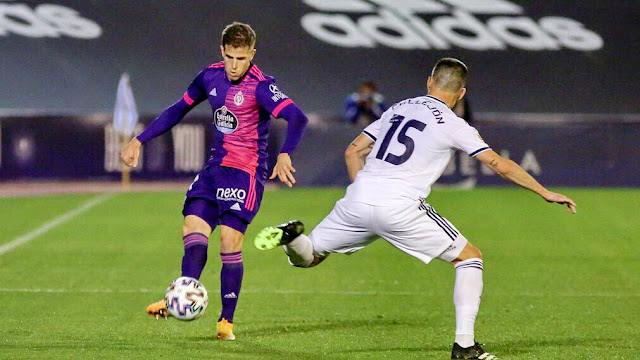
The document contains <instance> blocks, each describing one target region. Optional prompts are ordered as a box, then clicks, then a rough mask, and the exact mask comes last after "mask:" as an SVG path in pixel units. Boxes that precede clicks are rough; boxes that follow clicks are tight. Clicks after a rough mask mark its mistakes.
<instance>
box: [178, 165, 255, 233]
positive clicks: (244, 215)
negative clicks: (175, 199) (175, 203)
mask: <svg viewBox="0 0 640 360" xmlns="http://www.w3.org/2000/svg"><path fill="white" fill-rule="evenodd" d="M263 192H264V186H263V185H262V184H261V183H260V182H259V181H258V180H256V178H255V177H254V176H251V175H250V174H249V173H247V172H244V171H242V170H238V169H234V168H230V167H222V166H207V167H205V168H204V169H203V170H202V171H201V172H200V173H199V174H198V175H197V176H196V178H195V179H194V180H193V183H192V184H191V186H190V187H189V190H188V191H187V197H186V199H185V201H184V207H183V209H182V215H184V216H187V215H195V216H197V217H199V218H201V219H203V220H204V221H206V222H207V223H208V224H209V226H211V229H215V227H216V226H217V225H225V226H229V227H230V228H233V229H235V230H238V231H240V232H241V233H243V234H244V232H245V231H246V230H247V226H248V225H249V223H251V220H253V218H254V217H255V216H256V214H257V213H258V209H259V208H260V201H261V200H262V194H263Z"/></svg>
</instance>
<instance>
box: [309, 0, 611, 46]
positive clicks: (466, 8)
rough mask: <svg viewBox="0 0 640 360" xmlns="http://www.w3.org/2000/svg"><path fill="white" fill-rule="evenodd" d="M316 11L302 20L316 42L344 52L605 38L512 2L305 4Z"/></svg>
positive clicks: (335, 0) (338, 0) (331, 0)
mask: <svg viewBox="0 0 640 360" xmlns="http://www.w3.org/2000/svg"><path fill="white" fill-rule="evenodd" d="M304 3H305V4H307V5H308V6H310V7H312V8H314V9H315V10H317V11H316V12H312V13H309V14H306V15H304V16H303V17H302V18H301V19H300V23H301V25H302V27H303V28H304V29H305V30H306V31H307V32H308V33H309V34H311V35H312V36H314V37H315V38H316V39H318V40H320V41H323V42H325V43H328V44H331V45H335V46H340V47H363V48H371V49H373V48H375V47H377V46H379V45H382V46H387V47H391V48H394V49H401V50H423V49H434V50H448V49H451V48H455V47H458V48H463V49H469V50H475V51H492V50H504V49H507V48H509V47H511V48H516V49H521V50H528V51H543V50H556V51H557V50H561V49H563V48H567V49H571V50H578V51H594V50H599V49H601V48H602V47H603V46H604V41H603V40H602V37H601V36H600V35H599V34H597V33H596V32H594V31H592V30H589V29H588V28H586V27H585V25H583V24H582V23H580V22H578V21H576V20H574V19H570V18H566V17H561V16H557V15H556V14H548V16H543V17H541V18H539V19H534V18H532V17H529V16H527V15H526V13H525V9H524V8H523V7H522V6H520V5H517V4H515V3H513V2H511V1H507V0H420V1H417V0H368V1H365V0H350V1H344V0H304Z"/></svg>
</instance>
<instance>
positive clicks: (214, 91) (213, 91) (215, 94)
mask: <svg viewBox="0 0 640 360" xmlns="http://www.w3.org/2000/svg"><path fill="white" fill-rule="evenodd" d="M209 95H211V96H218V91H217V90H216V88H213V90H211V92H210V93H209Z"/></svg>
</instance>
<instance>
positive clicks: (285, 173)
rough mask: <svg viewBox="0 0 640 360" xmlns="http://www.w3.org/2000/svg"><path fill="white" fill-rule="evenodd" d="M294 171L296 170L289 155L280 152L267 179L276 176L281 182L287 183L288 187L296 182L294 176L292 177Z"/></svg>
mask: <svg viewBox="0 0 640 360" xmlns="http://www.w3.org/2000/svg"><path fill="white" fill-rule="evenodd" d="M294 172H296V169H295V168H294V167H293V165H291V157H290V156H289V154H287V153H280V155H278V161H277V162H276V166H274V167H273V173H272V174H271V176H270V177H269V180H273V179H275V178H276V176H277V177H278V179H280V181H281V182H283V183H285V184H287V186H288V187H292V186H293V184H295V183H296V178H294V177H293V173H294Z"/></svg>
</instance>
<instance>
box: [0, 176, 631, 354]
mask: <svg viewBox="0 0 640 360" xmlns="http://www.w3.org/2000/svg"><path fill="white" fill-rule="evenodd" d="M343 192H344V190H343V189H322V188H317V189H293V190H277V191H269V192H267V193H266V194H265V197H264V200H263V205H262V209H261V210H260V213H259V214H258V216H257V217H256V219H255V221H254V222H253V224H252V225H251V226H250V227H249V229H248V231H247V234H246V239H245V246H244V255H243V256H244V264H245V277H244V284H243V288H242V293H241V295H240V299H239V304H238V309H237V311H236V317H235V321H234V322H235V333H236V336H237V338H238V339H237V341H235V342H220V341H216V340H215V339H214V338H215V332H214V331H215V330H214V329H215V322H216V320H217V317H218V314H219V310H220V299H219V296H220V295H219V269H220V258H219V256H218V241H217V239H218V234H217V232H216V233H214V236H213V237H212V239H213V241H211V243H210V251H209V263H208V265H207V267H206V268H205V271H204V273H203V276H202V278H201V280H202V282H203V283H204V284H205V286H206V287H207V289H208V290H209V294H210V304H209V308H208V310H207V313H206V314H205V315H204V317H203V318H201V319H198V320H196V321H193V322H179V321H177V320H175V319H169V320H155V319H152V318H150V317H149V316H147V315H146V314H145V313H144V307H145V306H146V305H147V304H149V303H151V302H153V301H156V300H159V299H160V298H161V297H162V295H163V292H164V289H165V288H166V286H167V285H168V284H169V282H170V281H171V280H173V279H174V278H176V277H178V276H179V275H180V273H179V271H180V269H179V268H180V260H181V257H182V239H181V225H182V217H181V214H180V211H181V207H182V200H183V197H184V193H182V192H159V193H121V194H117V195H114V196H113V197H111V198H109V199H107V200H106V201H104V202H103V203H101V204H99V205H97V206H96V207H93V208H91V209H90V210H88V211H87V212H85V213H82V214H80V215H78V216H77V217H75V218H73V219H71V220H69V221H67V222H65V223H63V224H61V225H60V226H58V227H55V228H53V229H50V230H49V231H47V232H45V233H44V234H42V235H40V236H37V237H35V238H33V240H31V241H29V242H27V243H25V244H23V245H21V246H19V247H17V248H15V249H14V250H12V251H9V252H6V253H5V254H3V255H0V359H197V358H206V359H447V358H449V356H450V346H451V345H450V344H451V343H452V340H453V332H454V325H455V324H454V315H453V305H452V300H451V298H452V286H453V280H454V272H453V269H452V267H451V266H450V265H449V264H445V263H443V262H440V261H434V262H432V263H431V264H429V265H424V264H422V263H421V262H419V261H418V260H416V259H414V258H411V257H409V256H406V255H404V254H403V253H401V252H400V251H398V250H396V249H394V248H393V247H391V246H390V245H389V244H387V243H385V242H384V241H381V240H379V241H377V242H375V243H374V244H373V245H372V246H370V247H368V248H366V249H364V250H362V251H361V252H359V253H356V254H354V255H351V256H345V255H332V256H331V257H329V258H328V259H327V260H326V261H325V262H324V263H323V264H321V265H320V266H319V267H317V268H314V269H297V268H293V267H291V266H289V265H288V264H287V263H286V260H285V257H284V255H283V254H282V251H281V250H279V249H276V250H274V251H270V252H261V251H259V250H256V249H255V248H254V247H253V244H252V239H253V236H254V235H255V234H256V233H257V232H258V231H259V230H260V229H261V228H262V227H263V226H266V225H272V224H276V223H280V222H283V221H285V220H288V219H293V218H297V219H300V220H302V221H304V222H305V223H306V225H307V227H308V228H309V229H310V228H312V227H313V225H315V224H316V223H317V222H319V221H320V220H321V219H322V217H323V216H324V215H326V214H327V213H328V212H329V210H330V209H331V208H332V206H333V203H334V202H335V200H337V199H338V198H339V197H341V196H342V194H343ZM562 192H564V193H566V194H567V195H569V196H570V197H572V198H574V200H576V201H577V203H578V205H579V206H578V214H577V215H570V214H568V213H567V212H566V210H565V209H563V208H561V207H560V206H558V205H554V204H547V203H545V202H544V201H543V200H542V199H540V198H539V197H537V196H535V195H534V194H532V193H530V192H528V191H525V190H522V189H517V188H481V189H476V190H472V191H453V190H439V191H434V193H433V194H432V195H431V196H430V198H429V200H430V203H431V204H432V205H434V207H435V208H436V209H437V210H438V212H439V213H440V214H442V215H444V216H445V217H447V218H448V219H449V220H450V221H452V222H453V223H454V224H455V225H456V226H457V227H458V228H459V229H460V230H461V231H462V232H463V233H464V234H465V235H466V236H467V238H469V239H470V240H471V241H472V242H473V243H474V244H475V245H476V246H478V247H479V248H480V249H481V250H482V252H483V254H484V260H485V289H484V295H483V299H482V306H481V309H480V314H479V317H478V321H477V325H476V338H477V339H478V340H479V341H481V342H483V343H485V344H486V348H487V349H488V350H489V351H491V352H493V353H496V354H497V355H499V356H500V358H501V359H568V358H570V359H609V360H610V359H638V358H639V357H640V347H639V346H638V344H639V343H640V340H639V338H640V325H639V324H640V281H639V280H638V279H639V276H640V260H639V258H638V251H637V249H638V245H640V242H639V239H640V226H639V223H640V221H639V220H640V217H639V215H638V212H637V211H638V210H637V206H638V204H640V191H639V190H630V189H562ZM95 197H96V195H64V196H48V197H28V198H5V199H1V200H0V212H1V213H2V216H1V217H0V229H2V231H0V246H1V245H2V244H6V243H9V242H10V241H12V240H14V239H16V238H18V237H20V236H22V235H24V234H26V233H29V232H30V231H33V230H34V229H37V228H38V227H40V226H41V225H42V224H44V223H46V222H47V221H49V220H51V219H53V218H55V217H57V216H59V215H61V214H64V213H65V212H68V211H70V210H73V209H75V208H77V207H79V206H81V205H82V204H84V203H86V202H87V201H89V200H91V199H93V198H95Z"/></svg>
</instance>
